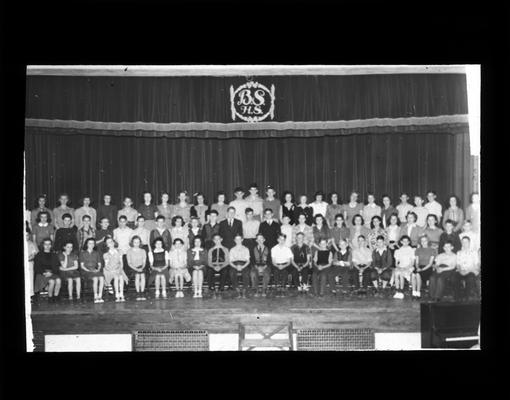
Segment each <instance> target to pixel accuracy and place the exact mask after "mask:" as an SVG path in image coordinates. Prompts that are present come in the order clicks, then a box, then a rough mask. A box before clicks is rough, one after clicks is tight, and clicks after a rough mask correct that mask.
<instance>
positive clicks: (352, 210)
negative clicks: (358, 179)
mask: <svg viewBox="0 0 510 400" xmlns="http://www.w3.org/2000/svg"><path fill="white" fill-rule="evenodd" d="M343 209H344V219H345V224H346V225H347V227H348V228H350V227H351V226H352V224H353V221H352V220H353V217H354V216H355V215H362V214H363V204H362V203H358V193H357V192H351V195H350V196H349V203H347V204H344V207H343Z"/></svg>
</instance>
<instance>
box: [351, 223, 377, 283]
mask: <svg viewBox="0 0 510 400" xmlns="http://www.w3.org/2000/svg"><path fill="white" fill-rule="evenodd" d="M360 218H361V216H360ZM355 220H356V218H355ZM355 222H356V221H355ZM352 265H353V267H354V269H355V272H356V275H355V276H354V282H353V283H354V287H355V288H356V289H359V288H360V287H361V288H363V289H366V288H367V287H368V285H369V284H370V272H371V271H370V266H371V265H372V251H370V249H369V248H368V245H367V241H366V238H365V236H364V235H359V236H358V245H357V246H356V247H355V248H354V249H353V250H352Z"/></svg>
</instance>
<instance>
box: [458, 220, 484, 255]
mask: <svg viewBox="0 0 510 400" xmlns="http://www.w3.org/2000/svg"><path fill="white" fill-rule="evenodd" d="M466 236H467V237H469V243H470V246H471V250H475V251H478V250H480V234H478V233H477V232H475V231H474V230H473V225H472V224H471V221H470V220H469V219H466V220H465V221H464V225H463V227H462V232H461V233H459V237H460V239H461V240H462V238H463V237H466Z"/></svg>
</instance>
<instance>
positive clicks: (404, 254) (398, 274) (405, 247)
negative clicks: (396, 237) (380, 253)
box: [393, 235, 416, 299]
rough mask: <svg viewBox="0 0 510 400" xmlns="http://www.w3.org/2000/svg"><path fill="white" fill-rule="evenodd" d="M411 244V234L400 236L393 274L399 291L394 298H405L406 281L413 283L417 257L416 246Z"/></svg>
mask: <svg viewBox="0 0 510 400" xmlns="http://www.w3.org/2000/svg"><path fill="white" fill-rule="evenodd" d="M410 245H411V239H410V238H409V236H405V235H404V236H402V237H401V238H400V246H399V248H398V250H396V251H395V271H394V272H393V275H394V280H395V287H396V289H397V292H396V293H395V295H394V296H393V298H394V299H403V298H404V284H405V281H407V282H409V283H411V273H412V272H413V269H414V263H415V261H414V260H415V258H416V257H415V254H414V248H412V247H411V246H410Z"/></svg>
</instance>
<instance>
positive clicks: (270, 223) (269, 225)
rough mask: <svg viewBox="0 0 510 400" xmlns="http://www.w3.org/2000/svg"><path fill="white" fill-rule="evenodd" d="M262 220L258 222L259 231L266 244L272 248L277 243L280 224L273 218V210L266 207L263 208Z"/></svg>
mask: <svg viewBox="0 0 510 400" xmlns="http://www.w3.org/2000/svg"><path fill="white" fill-rule="evenodd" d="M264 219H265V220H264V222H262V223H261V224H260V227H259V233H261V234H262V235H263V236H264V239H265V243H266V246H267V247H269V248H270V249H272V248H273V247H274V246H276V244H277V243H278V235H279V234H280V233H281V232H280V224H279V223H278V222H276V221H275V220H274V219H273V210H272V209H271V208H266V209H265V210H264Z"/></svg>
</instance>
